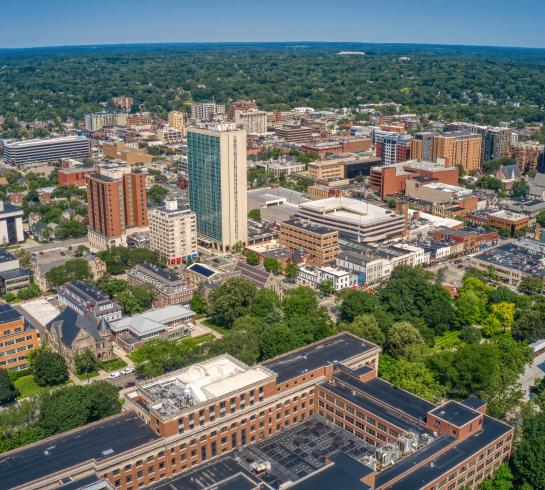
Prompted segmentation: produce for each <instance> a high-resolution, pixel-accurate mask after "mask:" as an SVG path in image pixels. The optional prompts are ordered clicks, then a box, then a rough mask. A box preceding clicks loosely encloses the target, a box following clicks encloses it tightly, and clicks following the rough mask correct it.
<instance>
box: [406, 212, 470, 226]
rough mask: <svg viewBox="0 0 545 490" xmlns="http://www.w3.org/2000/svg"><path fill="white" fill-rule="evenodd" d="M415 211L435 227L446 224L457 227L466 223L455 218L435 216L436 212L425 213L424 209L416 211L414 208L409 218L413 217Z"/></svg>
mask: <svg viewBox="0 0 545 490" xmlns="http://www.w3.org/2000/svg"><path fill="white" fill-rule="evenodd" d="M414 213H419V215H420V219H421V220H422V221H427V222H428V223H430V224H431V225H432V226H435V227H442V226H444V227H446V228H456V227H459V226H463V225H464V222H463V221H459V220H457V219H454V218H443V217H442V216H435V215H434V214H430V213H423V212H422V211H416V210H414V209H409V218H412V216H413V214H414Z"/></svg>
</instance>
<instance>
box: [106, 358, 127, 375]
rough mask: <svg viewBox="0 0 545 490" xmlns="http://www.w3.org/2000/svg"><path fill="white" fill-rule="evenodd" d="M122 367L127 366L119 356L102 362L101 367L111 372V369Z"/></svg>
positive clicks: (115, 369)
mask: <svg viewBox="0 0 545 490" xmlns="http://www.w3.org/2000/svg"><path fill="white" fill-rule="evenodd" d="M124 367H127V363H126V362H125V361H124V360H123V359H120V358H119V357H116V358H115V359H110V360H109V361H104V362H102V369H104V371H106V372H107V373H111V372H112V371H118V370H119V369H123V368H124Z"/></svg>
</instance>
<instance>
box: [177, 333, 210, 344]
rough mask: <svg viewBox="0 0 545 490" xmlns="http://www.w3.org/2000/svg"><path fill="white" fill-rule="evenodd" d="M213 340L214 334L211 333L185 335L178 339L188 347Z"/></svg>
mask: <svg viewBox="0 0 545 490" xmlns="http://www.w3.org/2000/svg"><path fill="white" fill-rule="evenodd" d="M211 340H214V336H213V335H212V334H211V333H205V334H204V335H199V336H198V337H186V338H185V339H182V340H181V341H180V343H181V344H184V345H188V346H190V347H195V346H196V345H199V344H204V343H205V342H210V341H211Z"/></svg>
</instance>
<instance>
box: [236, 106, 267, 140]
mask: <svg viewBox="0 0 545 490" xmlns="http://www.w3.org/2000/svg"><path fill="white" fill-rule="evenodd" d="M235 124H237V125H239V126H241V127H242V129H245V130H246V132H247V133H248V134H255V135H258V136H261V135H263V134H266V133H267V113H266V112H265V111H258V110H255V109H253V110H248V111H235Z"/></svg>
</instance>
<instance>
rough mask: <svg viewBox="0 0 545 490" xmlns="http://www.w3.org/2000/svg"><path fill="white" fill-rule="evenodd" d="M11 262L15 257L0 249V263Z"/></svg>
mask: <svg viewBox="0 0 545 490" xmlns="http://www.w3.org/2000/svg"><path fill="white" fill-rule="evenodd" d="M12 260H17V257H15V255H13V254H12V253H10V252H8V251H7V250H6V249H4V248H0V262H11V261H12Z"/></svg>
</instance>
